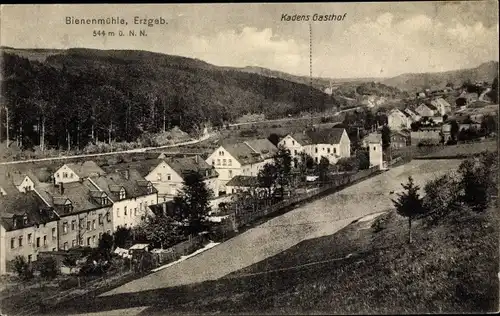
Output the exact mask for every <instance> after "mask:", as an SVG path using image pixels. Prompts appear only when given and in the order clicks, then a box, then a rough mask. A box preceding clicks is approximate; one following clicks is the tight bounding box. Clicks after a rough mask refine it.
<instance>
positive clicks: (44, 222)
mask: <svg viewBox="0 0 500 316" xmlns="http://www.w3.org/2000/svg"><path fill="white" fill-rule="evenodd" d="M58 219H59V218H58V216H57V214H56V213H55V212H54V210H53V209H52V208H51V207H50V206H49V205H47V204H46V203H45V202H44V201H43V199H42V198H41V197H40V196H39V195H38V194H37V193H36V192H35V191H27V192H19V191H18V192H14V191H12V192H11V193H7V194H5V195H2V196H0V274H6V273H9V272H13V265H12V263H13V260H14V259H15V258H16V256H22V257H24V259H26V261H28V262H33V261H36V260H37V259H38V254H39V252H41V251H56V250H57V245H58V243H57V234H58V226H57V221H58Z"/></svg>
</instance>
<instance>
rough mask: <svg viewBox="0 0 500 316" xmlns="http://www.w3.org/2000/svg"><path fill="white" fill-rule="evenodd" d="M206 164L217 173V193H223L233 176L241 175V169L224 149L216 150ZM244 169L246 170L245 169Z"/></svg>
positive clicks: (237, 162) (236, 161)
mask: <svg viewBox="0 0 500 316" xmlns="http://www.w3.org/2000/svg"><path fill="white" fill-rule="evenodd" d="M206 162H207V163H208V164H209V165H211V166H213V167H214V168H215V170H216V171H217V172H218V173H219V176H218V179H217V181H216V182H217V184H216V189H217V190H218V191H225V186H226V183H227V182H228V181H229V180H231V179H232V178H233V177H234V176H238V175H242V174H243V168H242V166H241V164H240V163H239V161H238V160H236V158H235V157H233V156H231V154H230V153H229V152H228V151H227V150H225V149H224V147H222V146H221V147H219V148H217V149H216V150H215V151H214V152H213V153H212V154H211V155H210V156H209V157H208V158H207V160H206ZM245 169H246V168H245Z"/></svg>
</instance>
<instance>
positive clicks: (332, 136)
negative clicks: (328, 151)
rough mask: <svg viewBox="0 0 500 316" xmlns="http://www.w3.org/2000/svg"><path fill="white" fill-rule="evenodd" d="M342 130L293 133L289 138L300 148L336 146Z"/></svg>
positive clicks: (327, 129)
mask: <svg viewBox="0 0 500 316" xmlns="http://www.w3.org/2000/svg"><path fill="white" fill-rule="evenodd" d="M344 130H345V129H344V128H326V129H316V130H308V131H305V132H302V133H293V134H291V135H290V136H292V137H293V139H295V140H296V141H297V142H298V143H299V144H301V145H302V146H304V145H312V144H338V143H340V139H341V138H342V134H343V133H344Z"/></svg>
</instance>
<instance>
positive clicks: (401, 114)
mask: <svg viewBox="0 0 500 316" xmlns="http://www.w3.org/2000/svg"><path fill="white" fill-rule="evenodd" d="M387 122H388V123H387V125H388V126H389V128H390V129H391V130H401V129H408V128H410V126H411V123H412V122H413V119H412V117H411V115H410V114H408V113H407V112H406V111H401V110H399V109H392V110H391V111H390V112H389V114H388V115H387Z"/></svg>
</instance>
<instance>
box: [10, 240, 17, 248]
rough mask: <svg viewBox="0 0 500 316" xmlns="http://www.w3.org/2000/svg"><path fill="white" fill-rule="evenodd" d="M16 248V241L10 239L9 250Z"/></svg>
mask: <svg viewBox="0 0 500 316" xmlns="http://www.w3.org/2000/svg"><path fill="white" fill-rule="evenodd" d="M15 247H16V239H15V238H11V239H10V249H14V248H15Z"/></svg>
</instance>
